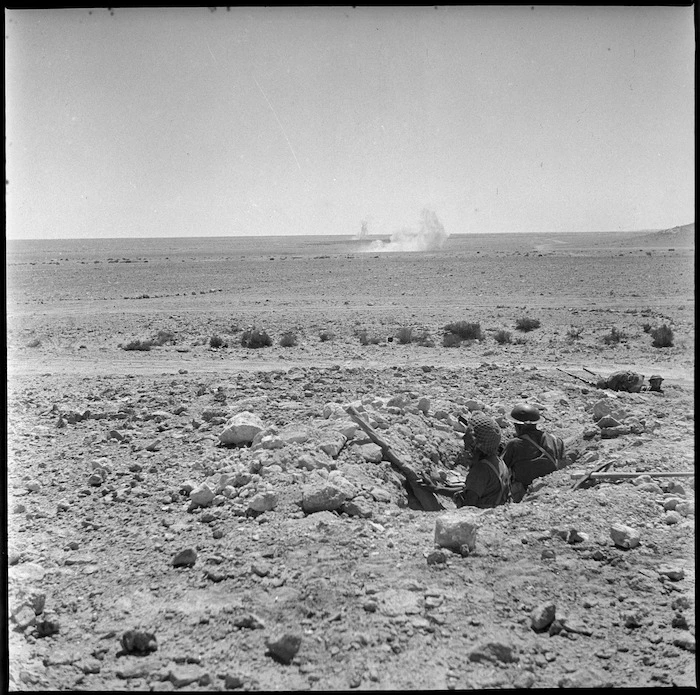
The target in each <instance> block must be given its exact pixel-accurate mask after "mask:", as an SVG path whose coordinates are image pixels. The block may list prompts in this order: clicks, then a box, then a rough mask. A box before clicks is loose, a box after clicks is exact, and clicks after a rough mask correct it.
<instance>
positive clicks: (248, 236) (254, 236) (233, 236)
mask: <svg viewBox="0 0 700 695" xmlns="http://www.w3.org/2000/svg"><path fill="white" fill-rule="evenodd" d="M691 224H695V221H693V222H688V223H686V224H677V225H674V226H672V227H654V228H646V229H631V230H610V229H608V230H578V231H561V232H552V231H547V232H523V231H510V230H502V231H498V232H455V233H453V234H449V235H448V236H447V238H448V239H449V238H450V237H465V236H488V235H493V234H523V235H525V234H536V235H543V234H642V233H653V232H662V231H667V230H668V231H670V230H672V229H676V228H679V227H688V226H690V225H691ZM313 237H338V238H339V239H346V240H348V241H367V240H370V241H373V240H377V239H391V237H392V235H391V234H368V235H367V236H366V237H363V238H360V237H358V236H357V235H356V234H334V233H332V232H329V233H328V234H211V235H210V234H202V235H197V236H187V235H184V234H182V235H176V236H85V237H82V236H81V237H64V236H60V237H6V238H5V243H7V242H17V241H99V240H102V241H118V240H132V239H295V238H296V239H299V238H313Z"/></svg>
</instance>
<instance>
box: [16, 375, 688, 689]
mask: <svg viewBox="0 0 700 695" xmlns="http://www.w3.org/2000/svg"><path fill="white" fill-rule="evenodd" d="M182 372H183V373H178V374H172V373H163V374H160V375H156V374H151V375H140V376H133V375H124V376H120V375H118V374H117V375H112V376H109V377H107V376H92V377H91V378H89V379H85V380H83V381H76V379H75V378H74V376H73V375H70V374H69V375H62V374H60V373H59V374H54V375H43V376H39V375H32V374H31V373H29V374H24V375H21V376H17V377H16V378H14V379H13V381H12V383H11V385H10V391H9V399H8V423H9V432H8V441H9V442H11V445H10V447H9V450H8V455H9V461H8V502H9V507H8V509H9V524H8V561H9V568H8V580H9V599H10V602H9V607H10V624H9V625H10V631H9V641H10V663H9V666H10V669H9V686H10V689H11V690H17V691H21V690H25V691H32V690H94V691H100V690H145V689H149V690H174V689H186V690H188V691H189V690H194V691H208V690H234V689H245V690H279V689H284V690H302V689H303V690H344V689H361V690H373V689H376V690H400V689H445V688H447V689H469V688H478V689H484V688H514V687H515V688H521V687H541V688H549V687H581V688H588V687H648V686H685V685H693V686H695V685H696V679H695V591H694V590H695V574H694V566H695V565H694V544H693V538H694V518H695V517H694V499H695V495H694V489H695V488H694V476H693V475H691V476H688V475H684V474H685V473H686V472H694V456H693V437H694V434H693V432H694V415H693V413H694V410H693V389H692V386H686V385H683V384H672V385H669V387H668V388H667V389H666V390H665V392H664V393H663V394H659V393H640V394H627V393H620V394H613V393H609V392H604V391H597V390H595V389H591V388H588V387H586V386H585V385H583V384H581V383H578V382H576V381H574V380H572V379H569V378H568V377H566V376H564V375H562V374H561V373H560V372H558V371H556V370H552V369H539V368H537V367H534V366H527V367H526V366H522V367H518V366H513V365H509V366H507V367H505V366H499V365H498V364H495V363H482V364H481V365H479V366H477V367H464V366H437V367H436V366H433V365H428V364H423V365H413V366H398V365H394V366H393V367H389V366H384V367H379V368H372V367H370V366H365V367H344V366H340V365H333V366H329V367H323V366H306V367H298V366H297V367H292V368H290V369H267V370H264V371H254V372H239V373H237V374H235V375H230V376H229V375H223V376H222V375H217V374H214V373H212V372H210V373H202V372H198V373H193V374H189V373H187V370H182ZM521 401H524V402H529V403H533V404H535V405H537V407H538V408H539V409H540V410H541V411H542V413H543V415H544V418H545V427H546V428H547V429H548V430H549V431H551V432H553V433H555V434H558V435H560V436H562V437H564V438H565V440H566V442H567V451H568V458H567V464H568V465H567V467H566V468H564V469H563V470H560V471H557V472H556V473H554V474H552V475H550V476H547V477H546V478H542V479H540V480H539V481H537V482H536V484H535V485H534V486H533V488H532V489H531V491H530V492H529V493H528V494H527V495H526V497H525V498H524V499H523V501H522V502H520V503H518V504H515V503H510V504H506V505H503V506H501V507H499V508H496V509H493V510H486V511H482V512H478V513H476V514H475V513H474V511H473V510H468V509H461V510H457V511H454V509H453V507H454V505H453V504H451V502H450V500H449V498H441V499H442V501H443V506H444V508H445V511H443V512H434V513H428V512H424V511H422V510H420V509H416V508H415V504H414V501H413V500H412V498H411V496H410V495H409V493H408V491H407V488H406V485H405V481H404V479H403V477H402V476H401V474H400V473H399V472H398V471H397V470H396V469H395V467H393V466H392V465H391V463H389V462H388V461H386V460H385V456H383V455H382V451H381V449H380V448H379V447H378V446H377V445H376V444H374V443H373V442H372V441H371V440H370V439H369V438H368V437H367V435H366V434H365V432H364V431H363V430H362V429H361V428H359V427H358V426H357V423H355V422H354V421H353V420H352V419H351V418H349V417H348V415H347V412H346V410H345V408H346V407H347V406H348V405H351V404H352V405H353V406H354V407H355V408H356V409H357V410H358V411H359V412H361V414H362V416H363V417H364V418H365V419H366V420H367V421H368V422H369V423H370V424H371V425H372V427H373V428H374V429H375V430H376V431H377V432H378V433H380V434H381V436H382V438H383V439H385V440H386V441H387V442H389V443H390V444H391V445H392V447H393V448H394V449H395V451H396V452H397V453H398V455H400V456H401V457H402V458H403V459H404V460H406V461H409V462H410V463H411V465H412V466H414V467H415V468H416V469H419V470H420V471H421V472H423V473H424V474H426V475H428V476H429V477H432V478H433V479H437V480H441V481H448V482H450V481H453V480H460V479H463V478H464V475H465V473H466V469H465V467H464V465H463V457H462V456H461V454H462V446H463V445H462V439H461V435H462V426H461V425H460V424H459V422H458V420H457V417H458V416H459V415H460V414H468V413H469V412H473V411H477V410H483V411H485V412H487V413H488V414H490V415H491V416H492V417H494V418H495V419H496V420H497V421H498V422H499V424H500V425H501V426H502V428H503V436H504V438H507V437H508V436H511V435H512V430H511V429H510V425H509V423H508V421H507V419H506V418H505V415H506V414H507V413H508V412H509V411H510V409H511V408H512V406H513V405H514V404H515V403H516V402H521ZM602 411H606V412H607V413H608V414H610V415H611V417H612V416H614V417H615V421H616V423H617V424H616V425H615V426H614V427H611V426H606V422H603V423H600V413H601V412H602ZM598 423H599V424H598ZM609 424H610V423H607V425H609ZM235 428H239V429H235ZM224 432H228V435H227V436H225V437H223V441H226V442H234V444H230V443H229V444H228V445H224V444H223V443H222V434H223V433H224ZM604 462H611V468H610V469H609V470H611V471H615V472H628V473H634V475H633V476H631V477H626V478H622V479H620V480H617V481H615V480H612V481H610V480H608V481H602V482H598V483H597V484H595V485H592V486H591V487H584V488H580V489H574V482H575V480H577V479H578V478H576V477H575V476H576V475H577V473H576V472H577V471H582V472H585V471H591V470H592V469H593V468H595V467H597V466H599V465H600V464H601V463H604ZM445 514H458V515H459V514H462V515H464V516H468V515H471V516H469V518H472V519H474V523H475V525H476V527H477V530H476V541H475V545H474V548H473V550H472V552H470V553H468V554H466V553H465V554H464V555H462V554H460V553H459V552H455V551H452V550H449V549H447V548H444V547H440V545H438V544H437V543H436V526H437V524H439V523H441V519H442V517H443V515H445Z"/></svg>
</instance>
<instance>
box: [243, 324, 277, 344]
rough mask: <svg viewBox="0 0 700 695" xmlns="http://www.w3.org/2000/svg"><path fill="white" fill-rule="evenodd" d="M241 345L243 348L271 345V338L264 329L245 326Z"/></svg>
mask: <svg viewBox="0 0 700 695" xmlns="http://www.w3.org/2000/svg"><path fill="white" fill-rule="evenodd" d="M241 345H242V346H243V347H244V348H251V349H257V348H263V347H270V345H272V338H270V336H269V335H268V334H267V332H266V331H264V330H259V329H257V328H247V329H246V330H245V331H243V335H242V336H241Z"/></svg>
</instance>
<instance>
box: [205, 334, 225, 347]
mask: <svg viewBox="0 0 700 695" xmlns="http://www.w3.org/2000/svg"><path fill="white" fill-rule="evenodd" d="M209 347H211V348H214V349H215V350H216V349H218V348H222V347H227V345H226V341H225V340H224V339H223V338H222V337H221V336H220V335H213V336H212V337H211V338H209Z"/></svg>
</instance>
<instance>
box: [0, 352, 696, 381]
mask: <svg viewBox="0 0 700 695" xmlns="http://www.w3.org/2000/svg"><path fill="white" fill-rule="evenodd" d="M154 353H155V351H153V352H152V353H147V354H144V353H139V352H126V353H125V354H124V355H119V354H117V355H110V356H109V358H106V357H105V355H102V354H101V355H99V356H91V355H90V354H89V353H87V354H84V355H82V354H75V355H61V356H50V355H42V354H36V355H34V354H33V355H32V356H31V357H26V356H24V355H23V356H22V358H21V359H11V358H10V359H8V376H11V377H21V376H40V375H45V374H50V375H71V376H73V377H75V376H77V377H79V378H80V377H94V376H128V375H132V374H133V375H134V376H136V375H138V376H160V375H163V374H173V375H174V376H177V375H178V374H182V373H184V372H180V370H187V372H186V373H187V374H207V375H219V376H224V375H231V374H237V373H239V372H246V373H250V372H271V371H289V370H291V369H294V368H302V369H309V368H321V369H330V368H333V367H341V368H366V369H387V368H392V367H395V366H400V367H409V368H410V367H421V366H424V365H426V366H431V367H433V368H441V367H442V368H448V369H458V368H474V369H476V368H478V367H480V366H481V365H484V364H489V365H496V366H497V367H499V368H503V369H513V368H528V367H534V368H536V369H539V370H542V371H552V372H554V371H555V370H556V369H557V368H559V369H563V370H565V371H570V372H572V373H575V374H578V375H580V376H581V377H583V378H588V377H587V375H586V373H585V371H583V367H586V366H587V367H588V368H589V369H593V368H594V367H595V369H596V370H597V371H598V372H600V373H601V374H609V373H611V372H614V371H616V370H619V369H631V370H634V371H637V372H639V373H641V374H644V375H645V376H647V377H648V376H649V375H651V374H653V373H656V372H660V373H661V374H662V375H663V377H664V379H665V381H666V383H667V384H672V383H673V384H678V385H682V386H686V387H691V388H692V387H694V383H695V379H694V371H693V370H692V369H684V368H681V367H674V368H668V367H666V366H659V365H658V364H649V363H644V364H643V363H619V362H617V363H616V362H606V363H600V362H599V363H597V364H596V365H589V364H583V363H582V362H570V363H562V362H557V363H556V364H552V362H551V361H538V360H508V359H505V360H504V359H493V360H492V359H490V358H489V357H481V358H479V357H475V356H468V357H466V358H465V356H464V355H456V356H454V357H452V356H450V355H435V356H430V355H428V354H425V355H416V356H412V357H410V358H408V359H407V358H406V357H405V356H401V355H396V356H393V355H387V354H382V356H381V359H376V360H375V359H366V358H363V357H357V358H352V357H350V358H342V357H339V358H337V359H319V358H318V357H317V356H309V357H308V358H303V357H301V358H300V357H298V356H295V357H293V358H289V359H276V358H273V359H265V358H264V357H263V358H261V357H257V356H256V357H250V358H246V357H244V358H240V357H239V356H235V357H234V356H231V357H229V356H228V355H225V354H223V355H221V357H220V358H219V359H216V358H214V357H208V356H207V357H203V356H196V355H190V354H189V353H173V352H170V353H168V354H167V355H166V354H154ZM557 375H558V376H560V377H561V376H563V375H562V374H561V373H560V372H557ZM590 378H591V379H593V376H591V377H590ZM572 383H579V384H580V385H583V382H576V380H575V379H573V378H572Z"/></svg>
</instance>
